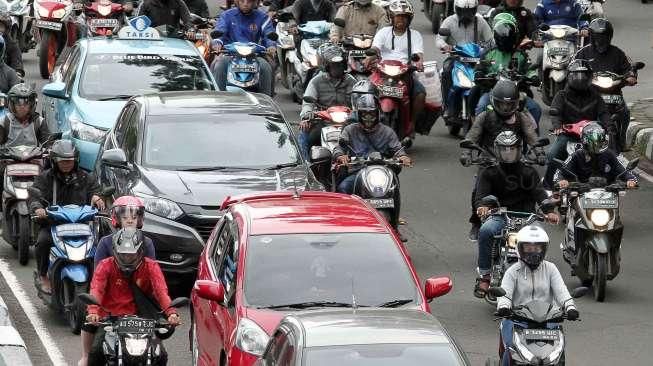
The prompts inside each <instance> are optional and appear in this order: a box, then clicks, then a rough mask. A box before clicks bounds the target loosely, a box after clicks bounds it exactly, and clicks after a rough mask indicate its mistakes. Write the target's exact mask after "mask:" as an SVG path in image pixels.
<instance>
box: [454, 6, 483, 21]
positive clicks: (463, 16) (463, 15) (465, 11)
mask: <svg viewBox="0 0 653 366" xmlns="http://www.w3.org/2000/svg"><path fill="white" fill-rule="evenodd" d="M453 6H454V9H455V11H456V15H457V16H458V18H460V20H461V21H463V22H467V23H469V22H471V21H472V20H474V17H475V16H476V8H477V7H478V0H455V1H454V2H453Z"/></svg>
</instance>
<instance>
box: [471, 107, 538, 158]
mask: <svg viewBox="0 0 653 366" xmlns="http://www.w3.org/2000/svg"><path fill="white" fill-rule="evenodd" d="M511 122H513V123H510V124H509V123H506V122H505V121H504V120H503V119H502V118H500V117H499V116H498V115H497V114H496V113H495V112H494V111H493V110H487V111H483V112H481V113H480V114H479V115H478V116H477V117H476V120H475V121H474V123H473V124H472V127H471V128H470V129H469V132H467V135H466V136H465V139H467V140H471V141H473V142H474V143H475V144H478V145H481V147H484V148H486V149H488V150H492V149H493V148H494V139H496V138H497V136H498V135H499V134H500V133H501V132H503V131H513V132H514V133H515V134H516V135H517V136H519V137H520V138H521V139H522V140H523V141H524V142H526V144H528V146H533V145H534V144H535V143H536V142H537V132H536V131H535V127H536V126H537V124H535V120H534V119H533V117H532V116H531V114H530V113H528V112H517V113H515V114H514V121H511Z"/></svg>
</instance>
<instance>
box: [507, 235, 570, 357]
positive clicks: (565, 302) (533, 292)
mask: <svg viewBox="0 0 653 366" xmlns="http://www.w3.org/2000/svg"><path fill="white" fill-rule="evenodd" d="M548 246H549V235H547V233H546V231H544V229H542V228H541V227H539V226H536V225H529V226H525V227H523V228H522V229H521V230H519V232H518V233H517V255H518V256H519V262H517V263H515V264H513V265H512V266H510V268H508V270H507V271H506V273H505V274H504V275H503V280H502V281H501V288H502V289H503V290H504V291H506V295H505V296H503V297H500V298H498V299H497V300H498V301H497V315H499V316H502V317H508V316H510V315H511V313H512V309H514V308H516V307H519V306H522V305H525V304H527V303H529V302H531V301H542V302H544V303H547V304H551V305H553V306H557V307H559V308H561V309H562V310H563V311H564V312H565V314H566V317H567V320H577V319H578V317H579V316H580V314H579V313H578V310H577V309H576V304H575V303H574V300H573V299H572V297H571V295H570V294H569V291H568V290H567V286H566V285H565V282H564V280H563V279H562V276H561V275H560V271H558V267H556V265H555V264H554V263H553V262H549V261H546V260H544V258H546V251H547V249H548ZM511 299H512V300H511ZM514 325H515V322H514V321H513V320H510V319H503V320H502V321H501V328H500V329H501V341H502V342H503V349H504V352H503V357H502V362H501V365H503V366H508V365H510V364H511V363H512V362H511V356H510V349H511V348H512V345H513V329H514ZM520 326H525V327H528V324H526V323H523V324H522V323H520Z"/></svg>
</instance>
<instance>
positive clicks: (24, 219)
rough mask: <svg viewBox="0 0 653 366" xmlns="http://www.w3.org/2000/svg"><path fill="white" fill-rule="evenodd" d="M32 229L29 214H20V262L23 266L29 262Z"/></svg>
mask: <svg viewBox="0 0 653 366" xmlns="http://www.w3.org/2000/svg"><path fill="white" fill-rule="evenodd" d="M16 215H18V214H16ZM30 229H31V227H30V219H29V216H18V262H19V263H20V264H21V265H23V266H24V265H26V264H27V262H29V246H30V244H31V240H32V235H31V234H32V233H31V230H30Z"/></svg>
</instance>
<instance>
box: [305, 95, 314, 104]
mask: <svg viewBox="0 0 653 366" xmlns="http://www.w3.org/2000/svg"><path fill="white" fill-rule="evenodd" d="M302 100H303V101H304V102H306V103H317V99H316V98H315V97H312V96H310V95H304V97H303V98H302Z"/></svg>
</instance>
